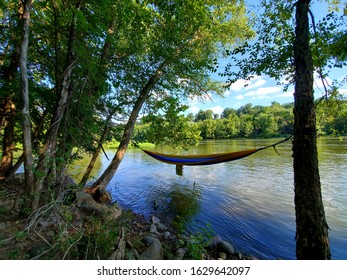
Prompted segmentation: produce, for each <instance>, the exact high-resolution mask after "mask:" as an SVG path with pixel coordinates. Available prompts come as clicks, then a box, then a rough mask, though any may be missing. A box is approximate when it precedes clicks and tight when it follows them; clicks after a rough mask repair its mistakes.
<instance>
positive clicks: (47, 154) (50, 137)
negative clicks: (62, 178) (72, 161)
mask: <svg viewBox="0 0 347 280" xmlns="http://www.w3.org/2000/svg"><path fill="white" fill-rule="evenodd" d="M81 3H82V1H79V2H78V3H77V5H76V10H79V9H80V8H81ZM76 24H77V12H75V14H74V17H73V20H72V23H71V26H70V34H69V39H68V51H67V61H66V68H65V71H64V75H63V78H62V82H61V91H60V96H59V100H58V103H57V105H56V109H55V112H54V114H53V117H52V119H51V124H50V127H49V129H48V131H47V134H46V140H45V145H44V147H43V150H42V153H41V155H40V157H39V160H38V164H37V166H36V169H35V184H34V190H33V197H32V204H31V208H32V210H35V209H37V207H38V204H39V201H40V195H41V192H42V190H43V188H44V187H43V185H44V182H45V179H46V176H47V174H48V172H49V170H50V169H51V168H55V167H52V166H53V164H54V159H55V149H56V142H57V136H58V131H59V126H60V122H61V120H62V118H63V116H64V110H65V107H66V104H67V102H68V98H69V92H70V90H69V88H70V83H71V76H72V71H73V68H74V66H75V55H74V50H73V44H74V41H75V39H76Z"/></svg>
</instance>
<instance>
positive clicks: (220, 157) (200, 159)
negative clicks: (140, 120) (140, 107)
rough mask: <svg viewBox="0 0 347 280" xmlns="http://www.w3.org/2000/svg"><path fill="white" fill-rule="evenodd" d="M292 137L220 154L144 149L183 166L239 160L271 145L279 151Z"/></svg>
mask: <svg viewBox="0 0 347 280" xmlns="http://www.w3.org/2000/svg"><path fill="white" fill-rule="evenodd" d="M291 137H292V136H290V137H288V138H286V139H284V140H281V141H279V142H277V143H274V144H271V145H269V146H266V147H262V148H257V149H256V148H254V149H248V150H243V151H238V152H231V153H220V154H209V155H168V154H161V153H156V152H151V151H148V150H143V151H144V152H145V153H146V154H147V155H149V156H151V157H153V158H155V159H156V160H159V161H161V162H165V163H168V164H175V165H176V167H177V168H179V167H180V168H182V166H183V165H188V166H197V165H210V164H217V163H223V162H228V161H232V160H237V159H240V158H244V157H248V156H250V155H252V154H254V153H256V152H259V151H261V150H265V149H267V148H270V147H273V148H274V149H275V151H276V152H277V150H276V148H275V147H276V145H278V144H281V143H283V142H285V141H288V140H289V139H290V138H291ZM277 153H278V152H277Z"/></svg>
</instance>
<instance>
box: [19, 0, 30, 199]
mask: <svg viewBox="0 0 347 280" xmlns="http://www.w3.org/2000/svg"><path fill="white" fill-rule="evenodd" d="M23 5H24V11H23V39H22V45H21V53H20V59H19V64H20V73H21V82H22V87H21V89H22V103H23V104H22V106H23V107H22V118H23V123H22V127H23V155H24V176H25V189H26V192H27V194H28V197H29V195H30V193H31V190H32V188H33V186H34V172H33V155H32V148H31V124H30V114H29V85H28V70H27V63H28V45H29V23H30V10H31V5H32V0H25V1H24V2H23Z"/></svg>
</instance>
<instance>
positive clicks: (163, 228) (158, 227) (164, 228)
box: [156, 223, 166, 230]
mask: <svg viewBox="0 0 347 280" xmlns="http://www.w3.org/2000/svg"><path fill="white" fill-rule="evenodd" d="M156 226H157V229H158V230H166V225H164V224H162V223H157V224H156Z"/></svg>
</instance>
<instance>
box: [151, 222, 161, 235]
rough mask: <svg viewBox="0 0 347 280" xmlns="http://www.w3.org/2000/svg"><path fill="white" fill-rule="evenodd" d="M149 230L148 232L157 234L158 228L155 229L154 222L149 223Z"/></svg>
mask: <svg viewBox="0 0 347 280" xmlns="http://www.w3.org/2000/svg"><path fill="white" fill-rule="evenodd" d="M149 232H150V233H154V234H159V232H158V229H157V227H156V225H155V224H151V227H150V229H149Z"/></svg>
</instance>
